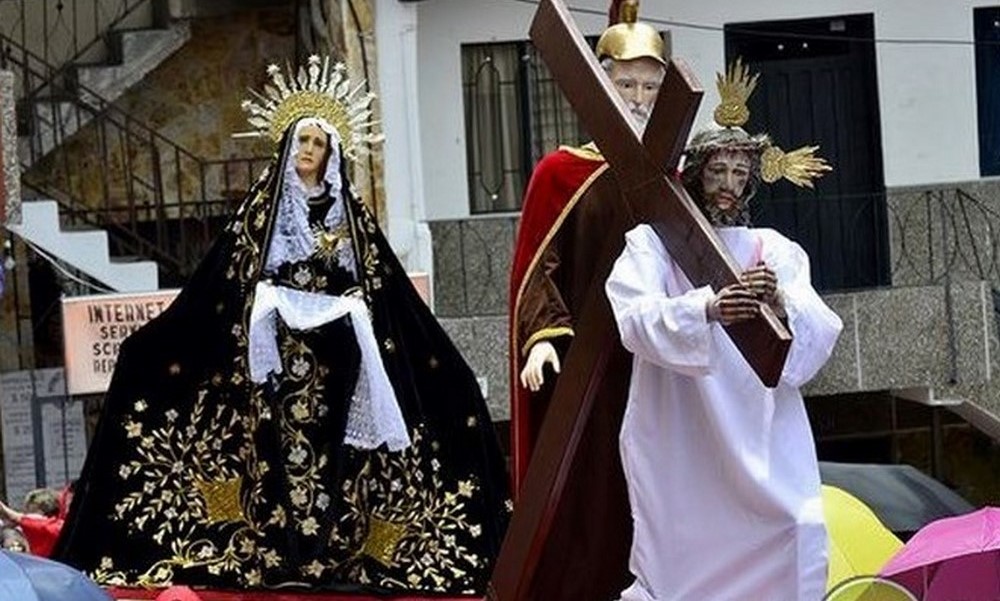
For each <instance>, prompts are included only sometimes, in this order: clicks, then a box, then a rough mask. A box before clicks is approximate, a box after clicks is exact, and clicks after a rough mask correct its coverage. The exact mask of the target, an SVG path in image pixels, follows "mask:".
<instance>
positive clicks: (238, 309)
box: [56, 57, 509, 594]
mask: <svg viewBox="0 0 1000 601" xmlns="http://www.w3.org/2000/svg"><path fill="white" fill-rule="evenodd" d="M269 72H270V75H271V77H272V79H273V80H274V81H273V83H274V85H273V86H271V87H269V96H259V97H258V99H259V100H261V102H259V103H254V102H248V103H245V104H244V107H245V108H247V109H249V110H250V112H251V113H252V115H253V118H252V119H251V123H254V124H255V126H257V127H258V128H260V129H262V130H265V131H268V132H270V133H271V134H272V135H273V136H274V137H276V138H278V137H280V147H279V150H278V152H277V154H276V155H275V157H274V158H273V160H272V162H271V164H270V166H269V168H268V169H267V170H266V171H265V172H264V174H263V175H262V176H261V177H260V179H259V180H258V181H257V183H256V184H255V185H254V186H253V187H252V189H251V190H250V192H249V193H248V194H247V196H246V198H245V199H244V200H243V202H242V203H241V205H240V206H239V209H238V210H237V211H236V213H235V215H234V216H233V218H232V220H231V222H230V223H229V225H228V226H227V227H226V230H225V232H224V233H223V234H222V235H221V236H220V237H219V239H218V240H217V241H216V242H215V244H214V245H213V247H212V249H211V250H210V251H209V253H208V255H207V256H206V257H205V258H204V259H203V260H202V262H201V264H200V265H199V267H198V268H197V270H196V272H195V273H194V275H193V276H192V278H191V279H190V281H189V283H188V284H187V286H186V287H185V288H184V290H183V291H182V292H181V293H180V295H179V296H178V297H177V299H176V300H175V301H174V303H173V304H172V305H171V306H170V308H169V309H168V310H167V311H165V312H164V313H163V314H162V315H161V316H160V317H158V318H157V319H155V320H153V321H152V322H150V323H149V324H148V325H146V326H145V327H143V328H142V329H140V330H139V331H138V332H136V333H135V334H133V335H132V336H131V337H129V338H128V339H127V340H126V341H125V343H124V344H123V346H122V349H121V354H120V356H119V362H118V365H117V368H116V370H115V374H114V377H113V380H112V383H111V387H110V389H109V391H108V394H107V397H106V400H105V404H104V408H103V412H102V415H101V420H100V424H99V426H98V428H97V432H96V434H95V437H94V440H93V441H92V443H91V447H90V451H89V453H88V455H87V460H86V464H85V466H84V470H83V475H82V477H81V479H80V481H79V483H78V485H77V487H76V496H75V500H74V502H73V506H72V509H71V511H70V515H69V517H68V520H67V523H66V526H65V528H64V530H63V534H62V537H61V538H60V540H59V543H58V548H57V551H56V557H57V558H58V559H60V560H62V561H65V562H67V563H70V564H72V565H74V566H77V567H78V568H81V569H83V570H86V571H87V572H88V573H89V574H90V575H91V576H92V577H94V578H95V579H96V580H97V581H98V582H100V583H102V584H107V585H119V586H143V587H164V586H168V585H173V584H188V585H197V586H206V587H216V588H229V589H277V588H288V587H302V588H309V589H325V590H339V591H357V592H367V593H374V594H396V593H407V592H409V593H434V594H441V593H481V592H483V590H484V589H485V586H486V580H487V578H488V574H489V570H490V569H491V567H492V560H493V558H494V557H495V556H496V553H497V551H498V549H499V545H500V543H501V541H502V538H503V535H504V529H505V527H506V524H507V516H508V511H509V509H508V507H509V502H508V501H507V490H506V481H507V479H506V476H505V473H504V464H503V459H502V456H501V453H500V450H499V447H498V445H497V441H496V437H495V434H494V431H493V426H492V424H491V422H490V417H489V415H488V413H487V411H486V405H485V403H484V401H483V397H482V395H481V393H480V390H479V387H478V384H477V382H476V379H475V377H474V376H473V373H472V371H471V370H470V369H469V366H468V365H467V364H466V363H465V362H464V361H463V359H462V357H461V356H460V355H459V353H458V352H457V351H456V349H455V347H454V346H453V345H452V343H451V342H450V341H449V339H448V337H447V336H446V335H445V333H444V331H443V330H442V329H441V327H440V325H439V324H438V323H437V321H436V320H435V319H434V317H433V316H432V314H431V313H430V311H429V309H428V308H427V306H426V305H425V303H424V301H423V300H422V299H421V298H420V297H419V296H418V294H417V292H416V291H415V290H414V288H413V286H412V285H411V283H410V281H409V279H408V278H407V276H406V273H405V272H404V271H403V269H402V267H401V266H400V264H399V262H398V260H397V259H396V257H395V255H394V254H393V252H392V249H391V248H390V247H389V245H388V243H387V242H386V239H385V237H384V236H383V234H382V232H381V231H380V230H379V228H378V226H377V224H376V223H375V221H374V220H373V218H372V215H371V214H370V213H369V211H368V209H367V208H366V207H365V206H364V205H363V204H362V203H361V202H360V201H359V200H358V199H357V198H356V197H355V196H354V195H353V194H352V192H351V187H350V185H349V183H348V180H347V169H346V165H347V163H346V159H347V158H349V157H350V156H352V155H356V154H357V153H358V152H360V150H361V147H362V146H364V145H366V144H368V143H370V142H372V140H373V138H372V136H371V135H370V134H369V133H365V132H364V131H359V130H360V129H361V126H368V125H369V124H368V123H367V109H366V108H365V107H367V105H368V103H369V102H370V100H371V97H370V96H362V95H360V93H359V92H357V88H354V87H351V86H350V84H349V83H347V81H346V78H345V77H344V74H343V68H342V67H341V66H339V65H338V66H335V67H331V65H330V64H329V61H321V60H320V59H318V58H317V57H313V58H311V59H310V62H309V65H308V66H307V67H306V68H304V69H302V70H301V71H300V73H299V74H298V77H295V78H291V77H290V78H288V79H286V78H285V77H284V76H283V74H282V73H281V72H280V71H279V70H278V69H277V68H276V67H272V68H271V69H270V71H269Z"/></svg>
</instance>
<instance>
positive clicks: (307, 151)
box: [295, 125, 330, 186]
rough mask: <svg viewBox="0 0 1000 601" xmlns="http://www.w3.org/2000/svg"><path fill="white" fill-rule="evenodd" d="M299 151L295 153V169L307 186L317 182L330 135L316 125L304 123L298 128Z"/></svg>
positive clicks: (314, 184)
mask: <svg viewBox="0 0 1000 601" xmlns="http://www.w3.org/2000/svg"><path fill="white" fill-rule="evenodd" d="M298 136H299V140H298V141H299V152H298V154H297V155H295V171H296V172H297V173H298V174H299V178H301V179H302V183H304V184H306V185H307V186H316V184H318V183H319V177H320V173H319V170H320V168H322V166H323V160H324V159H325V158H326V154H327V151H328V149H329V146H330V137H329V136H328V135H327V134H326V132H325V131H323V130H322V128H320V127H319V126H318V125H306V126H305V127H303V128H302V129H300V130H299V133H298Z"/></svg>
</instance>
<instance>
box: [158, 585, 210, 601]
mask: <svg viewBox="0 0 1000 601" xmlns="http://www.w3.org/2000/svg"><path fill="white" fill-rule="evenodd" d="M156 601H202V598H201V597H199V596H198V594H197V593H195V592H194V591H193V590H191V589H190V588H189V587H186V586H172V587H170V588H168V589H167V590H165V591H163V592H162V593H160V594H159V595H157V596H156Z"/></svg>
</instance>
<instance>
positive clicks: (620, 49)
mask: <svg viewBox="0 0 1000 601" xmlns="http://www.w3.org/2000/svg"><path fill="white" fill-rule="evenodd" d="M638 12H639V2H638V0H626V1H625V2H624V3H623V4H622V5H621V11H620V14H619V15H618V17H619V20H618V22H617V23H615V24H613V25H611V26H610V27H608V28H607V29H606V30H605V31H604V33H603V34H601V37H600V39H599V40H598V41H597V47H596V48H595V52H596V54H597V58H598V60H600V61H601V65H602V66H603V67H604V70H605V71H606V72H607V74H608V77H609V78H610V79H611V82H612V83H613V84H614V86H615V89H617V90H618V93H619V94H620V95H621V97H622V99H624V100H625V104H626V105H627V106H628V108H629V110H630V111H631V112H632V115H633V116H634V117H635V118H636V120H637V121H638V123H639V125H640V127H641V128H645V126H646V123H647V122H648V121H649V116H650V113H651V112H652V109H653V104H654V103H655V102H656V96H657V94H658V93H659V91H660V85H661V84H662V83H663V77H664V75H665V74H666V65H667V62H666V57H667V55H668V54H669V51H668V49H667V45H666V43H665V42H664V40H663V37H662V36H661V35H660V32H658V31H656V29H655V28H653V27H652V26H651V25H649V24H647V23H642V22H639V21H637V18H638Z"/></svg>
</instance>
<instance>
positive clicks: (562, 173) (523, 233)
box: [508, 150, 604, 499]
mask: <svg viewBox="0 0 1000 601" xmlns="http://www.w3.org/2000/svg"><path fill="white" fill-rule="evenodd" d="M603 164H604V162H603V161H600V160H595V159H591V158H584V157H581V156H577V155H576V154H574V153H572V152H569V151H567V150H557V151H555V152H552V153H549V154H547V155H545V156H544V157H543V158H542V160H541V161H539V163H538V165H536V166H535V170H534V172H533V173H532V175H531V180H530V181H529V182H528V189H527V190H526V191H525V194H524V203H523V207H522V209H521V221H520V224H519V225H518V231H517V242H516V244H515V247H514V260H513V265H512V267H511V275H510V305H509V311H508V315H510V341H511V348H510V359H509V365H510V382H511V386H510V390H511V399H510V417H511V478H512V480H513V484H512V487H511V491H512V495H513V497H514V499H517V495H518V492H519V489H520V487H521V483H522V482H523V481H524V474H525V473H526V472H527V470H528V460H529V459H530V458H531V450H532V448H533V446H534V440H531V432H532V431H533V430H532V427H533V426H534V425H535V421H537V420H539V419H540V418H541V416H537V415H532V413H531V404H530V402H531V398H530V393H529V391H528V390H527V389H526V388H523V387H522V386H521V383H520V378H519V374H520V366H521V363H522V362H523V361H522V359H523V358H522V357H521V349H520V348H517V347H518V346H519V342H518V341H517V335H516V330H517V303H518V300H519V298H518V293H519V292H520V287H521V282H522V281H523V280H524V279H525V277H526V276H527V271H528V267H529V266H530V265H531V262H532V260H534V258H535V256H536V255H537V254H538V252H539V251H540V250H541V246H542V242H544V241H545V239H546V237H547V236H548V235H549V233H550V232H551V231H552V230H553V227H554V226H556V225H557V222H558V221H559V216H560V215H561V214H562V213H563V210H564V209H565V208H566V205H567V204H568V203H569V201H570V199H572V198H573V197H574V196H575V195H576V194H577V193H578V192H579V191H580V187H581V186H582V185H583V184H584V183H585V182H586V181H587V178H589V177H590V176H591V175H593V173H594V172H595V171H596V170H597V169H598V168H599V167H600V166H601V165H603ZM536 429H537V428H536Z"/></svg>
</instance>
